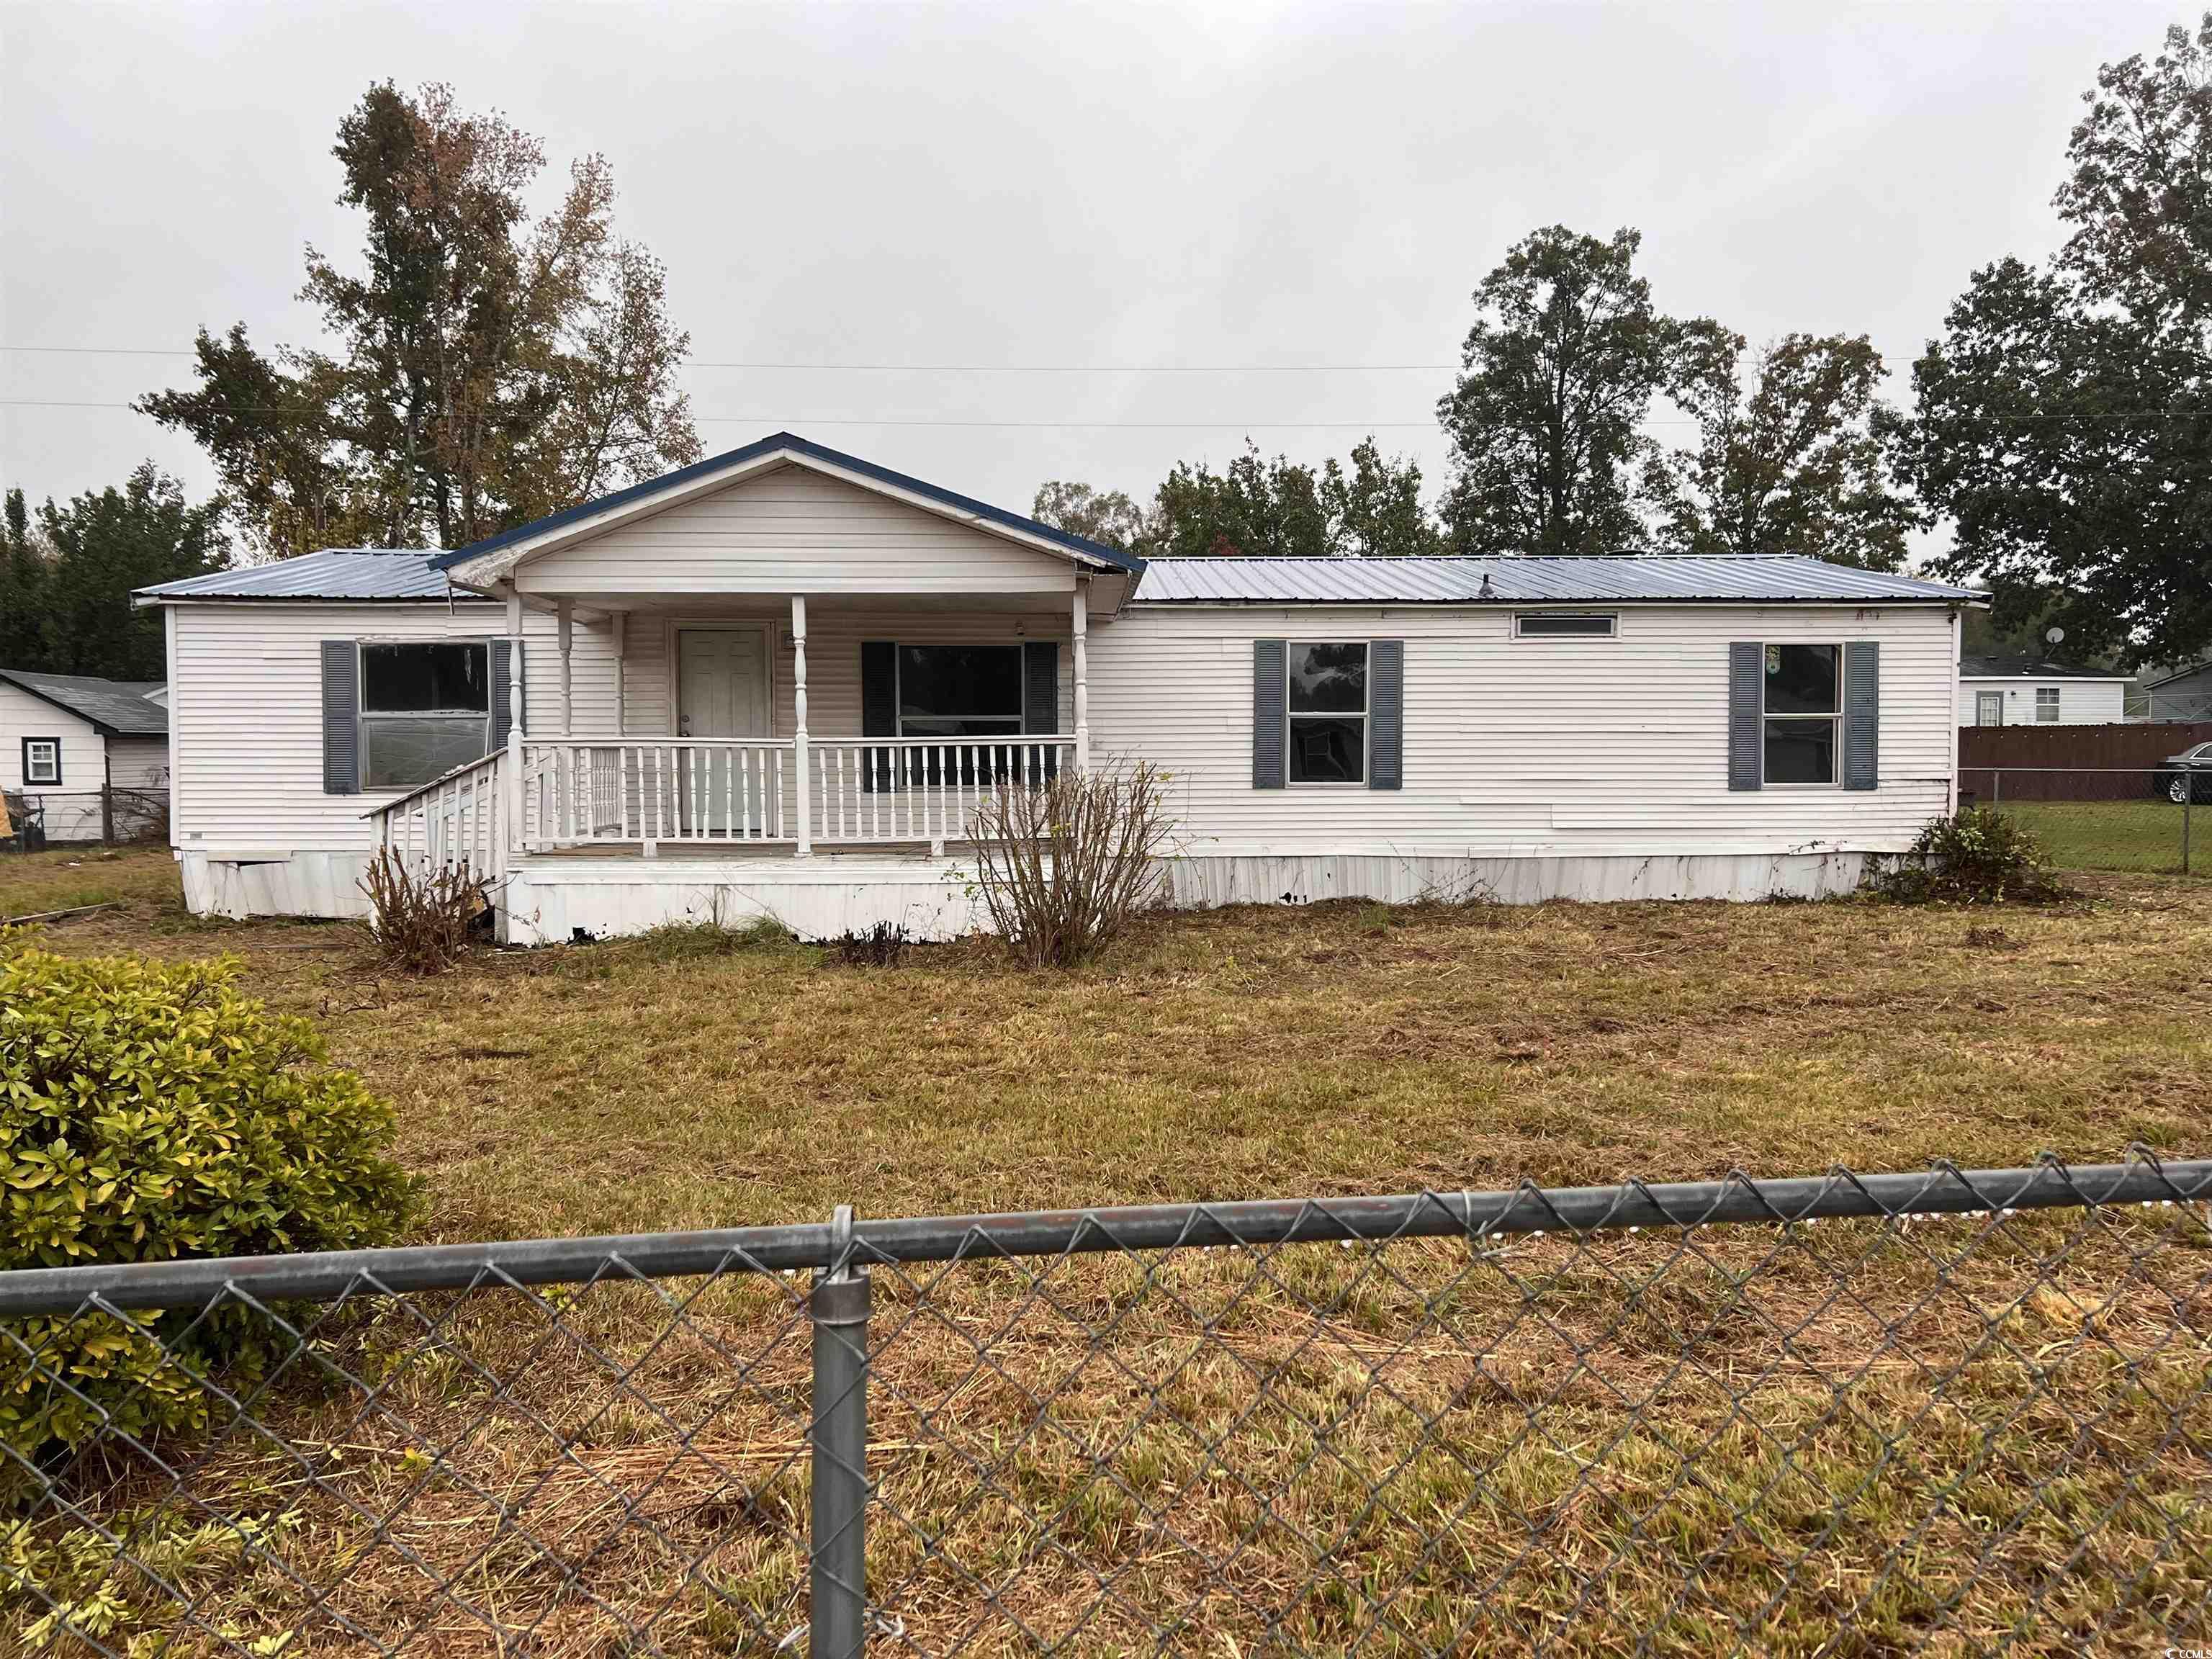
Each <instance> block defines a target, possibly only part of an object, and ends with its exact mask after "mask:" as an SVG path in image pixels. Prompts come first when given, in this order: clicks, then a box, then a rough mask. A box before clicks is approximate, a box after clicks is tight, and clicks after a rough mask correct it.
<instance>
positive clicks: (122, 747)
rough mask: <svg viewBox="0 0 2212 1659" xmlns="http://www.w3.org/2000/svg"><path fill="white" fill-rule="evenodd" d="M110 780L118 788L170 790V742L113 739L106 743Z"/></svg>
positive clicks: (108, 776)
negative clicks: (168, 788)
mask: <svg viewBox="0 0 2212 1659" xmlns="http://www.w3.org/2000/svg"><path fill="white" fill-rule="evenodd" d="M107 778H108V781H109V782H111V783H112V784H113V785H114V786H115V787H117V788H118V789H167V787H169V740H168V739H167V738H109V739H108V740H107Z"/></svg>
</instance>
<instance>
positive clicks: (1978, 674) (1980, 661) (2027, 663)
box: [1959, 657, 2128, 680]
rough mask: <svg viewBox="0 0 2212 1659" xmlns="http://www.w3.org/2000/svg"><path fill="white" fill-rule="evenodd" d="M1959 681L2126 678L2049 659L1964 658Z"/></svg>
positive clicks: (2103, 670) (1960, 665)
mask: <svg viewBox="0 0 2212 1659" xmlns="http://www.w3.org/2000/svg"><path fill="white" fill-rule="evenodd" d="M1959 678H1960V679H1962V680H2124V679H2125V678H2128V677H2127V676H2126V675H2125V674H2115V673H2113V672H2112V671H2111V670H2110V669H2105V668H2077V667H2075V665H2073V664H2072V663H2064V662H2053V661H2051V659H2049V658H2048V657H1961V658H1960V659H1959Z"/></svg>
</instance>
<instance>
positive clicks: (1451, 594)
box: [1130, 554, 1986, 605]
mask: <svg viewBox="0 0 2212 1659" xmlns="http://www.w3.org/2000/svg"><path fill="white" fill-rule="evenodd" d="M1486 583H1487V586H1485V584H1486ZM1985 597H1986V596H1985V595H1984V594H1980V593H1978V592H1974V591H1973V590H1972V589H1970V588H1964V587H1949V586H1944V585H1943V584H1942V583H1940V582H1929V581H1923V580H1920V579H1919V578H1917V577H1914V576H1897V575H1891V574H1886V573H1884V572H1881V571H1877V570H1860V569H1857V568H1853V567H1851V566H1849V565H1838V564H1829V563H1826V562H1823V561H1821V560H1819V559H1810V558H1804V557H1802V556H1795V555H1774V556H1747V557H1723V558H1687V557H1677V556H1672V555H1662V554H1646V555H1638V556H1624V557H1620V558H1609V559H1608V558H1544V557H1537V558H1494V559H1474V558H1434V559H1240V558H1226V559H1210V558H1201V559H1154V560H1152V561H1151V562H1149V563H1148V564H1147V565H1146V567H1145V573H1144V576H1143V578H1142V580H1139V583H1138V584H1137V591H1136V592H1135V593H1134V594H1133V595H1132V596H1131V601H1130V602H1131V603H1132V604H1136V605H1598V604H1611V603H1632V602H1647V603H1648V602H1659V603H1668V602H1673V603H1680V604H1710V605H1731V604H1732V605H1769V604H1805V603H1821V602H1826V603H1831V604H1844V605H1849V604H1874V603H1877V602H1881V603H1918V604H1959V603H1961V602H1966V601H1972V600H1975V599H1984V598H1985Z"/></svg>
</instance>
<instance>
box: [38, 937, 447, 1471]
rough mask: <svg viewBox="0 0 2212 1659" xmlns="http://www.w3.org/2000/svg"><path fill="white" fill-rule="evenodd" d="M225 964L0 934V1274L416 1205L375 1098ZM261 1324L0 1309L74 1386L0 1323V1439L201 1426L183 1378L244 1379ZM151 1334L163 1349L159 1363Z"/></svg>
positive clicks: (383, 1217)
mask: <svg viewBox="0 0 2212 1659" xmlns="http://www.w3.org/2000/svg"><path fill="white" fill-rule="evenodd" d="M236 974H237V965H236V964H235V963H229V962H222V963H158V962H144V961H139V960H137V959H135V958H130V957H113V958H103V959H97V960H87V961H70V960H67V959H64V958H63V957H57V956H54V955H52V954H50V953H48V952H46V951H40V950H37V949H35V948H33V947H31V946H29V945H25V944H23V943H21V942H20V941H19V940H18V941H9V940H8V939H4V938H0V1269H14V1268H19V1267H69V1266H73V1265H76V1264H79V1263H83V1262H92V1261H166V1260H169V1259H172V1258H174V1257H179V1256H221V1255H267V1254H270V1253H273V1252H278V1251H286V1250H325V1249H355V1248H358V1247H362V1246H367V1245H374V1244H383V1243H390V1242H391V1241H392V1239H393V1238H394V1237H397V1236H398V1233H399V1231H401V1229H402V1228H403V1227H404V1225H405V1224H406V1222H407V1220H408V1218H409V1216H410V1212H411V1210H412V1207H413V1200H414V1189H413V1187H412V1185H411V1183H410V1181H409V1179H408V1177H407V1176H405V1175H404V1173H403V1172H402V1171H401V1170H400V1168H399V1166H398V1164H394V1163H393V1162H392V1159H391V1158H389V1157H388V1156H387V1152H388V1149H389V1147H390V1146H391V1144H392V1133H393V1121H392V1109H391V1108H390V1107H389V1106H388V1105H386V1103H383V1102H382V1101H380V1100H379V1099H377V1098H376V1097H374V1096H373V1095H371V1094H370V1093H369V1092H368V1091H367V1090H366V1089H364V1088H363V1087H362V1085H361V1083H360V1080H359V1079H356V1077H355V1076H354V1075H353V1074H352V1073H350V1072H342V1071H334V1070H332V1069H331V1068H330V1067H329V1066H327V1065H326V1064H325V1058H326V1056H325V1049H324V1047H323V1042H322V1039H321V1038H320V1037H319V1036H317V1035H316V1033H315V1031H314V1030H313V1028H312V1027H310V1026H309V1025H308V1024H307V1023H306V1022H305V1021H303V1020H298V1019H290V1018H272V1017H271V1016H270V1015H269V1014H268V1013H267V1012H265V1011H264V1008H263V1007H262V1005H261V1004H259V1003H258V1002H255V1001H252V1000H248V999H247V998H246V997H243V996H241V995H240V994H239V993H238V991H237V990H236V988H235V987H234V979H235V977H236ZM263 1326H264V1322H263V1321H262V1319H261V1317H260V1316H257V1315H255V1314H253V1313H252V1311H251V1310H247V1309H245V1308H242V1307H238V1306H229V1307H226V1308H224V1309H222V1310H219V1312H218V1313H217V1314H216V1316H212V1317H209V1318H204V1319H201V1318H196V1316H195V1313H194V1311H193V1310H180V1311H178V1312H175V1313H169V1314H161V1315H148V1316H145V1323H144V1325H143V1328H141V1327H136V1326H125V1325H123V1324H121V1323H119V1322H117V1321H116V1320H114V1319H112V1318H109V1317H106V1316H99V1315H94V1316H88V1317H85V1318H82V1319H76V1320H71V1319H34V1320H23V1321H16V1322H12V1324H11V1326H10V1329H11V1331H12V1334H13V1335H14V1336H15V1338H17V1339H20V1340H21V1342H22V1343H24V1344H26V1345H27V1346H29V1347H31V1348H32V1349H33V1350H34V1351H38V1352H40V1365H41V1366H43V1367H44V1368H45V1369H46V1370H47V1371H50V1372H52V1374H54V1375H56V1376H61V1377H64V1378H65V1379H66V1380H67V1381H68V1383H70V1388H72V1389H75V1390H76V1391H77V1393H78V1394H82V1395H83V1396H85V1397H84V1398H83V1399H79V1398H77V1397H76V1395H73V1394H71V1393H70V1392H69V1391H68V1390H66V1389H57V1388H55V1387H54V1386H53V1385H52V1383H50V1382H48V1381H47V1380H46V1379H45V1378H43V1377H41V1376H39V1375H38V1374H37V1373H36V1371H34V1370H33V1367H32V1366H31V1365H30V1364H29V1363H28V1362H27V1360H26V1359H25V1358H24V1356H23V1352H22V1349H21V1347H18V1346H16V1343H15V1341H5V1340H0V1437H4V1438H5V1440H6V1441H7V1443H9V1445H12V1446H14V1447H15V1448H16V1449H18V1450H19V1451H21V1452H23V1453H24V1454H25V1455H35V1454H37V1453H39V1452H40V1451H43V1450H47V1449H52V1448H53V1447H54V1446H56V1445H57V1444H58V1445H62V1446H69V1445H74V1444H76V1443H80V1442H82V1441H83V1440H84V1439H86V1438H88V1437H90V1436H91V1435H93V1434H94V1433H96V1432H97V1431H98V1430H99V1428H100V1425H101V1422H102V1413H112V1417H113V1420H114V1422H115V1424H116V1425H117V1426H118V1427H120V1428H122V1429H125V1430H127V1431H130V1432H131V1433H133V1434H137V1435H142V1436H143V1435H146V1434H157V1433H164V1432H170V1431H178V1430H182V1429H190V1428H194V1427H197V1426H199V1425H201V1424H202V1423H203V1422H204V1419H205V1412H206V1401H205V1398H204V1394H203V1392H202V1390H201V1389H199V1388H198V1387H197V1384H196V1383H194V1382H193V1380H192V1376H193V1375H194V1374H205V1373H206V1372H207V1371H209V1370H212V1369H214V1368H216V1367H218V1366H228V1367H235V1368H238V1369H240V1370H242V1371H243V1372H244V1373H245V1374H246V1375H247V1376H252V1375H255V1374H258V1370H259V1369H260V1367H261V1366H263V1365H264V1364H265V1363H266V1361H267V1359H268V1358H269V1357H270V1342H269V1340H268V1339H269V1333H268V1332H267V1331H266V1330H265V1329H264V1328H263ZM164 1344H166V1345H167V1349H168V1352H169V1354H170V1356H171V1359H169V1360H165V1359H164V1358H163V1345H164Z"/></svg>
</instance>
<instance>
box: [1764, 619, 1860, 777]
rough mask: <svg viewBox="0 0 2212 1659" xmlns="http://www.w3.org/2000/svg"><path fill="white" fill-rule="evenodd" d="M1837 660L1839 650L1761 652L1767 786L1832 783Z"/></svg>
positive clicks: (1840, 681) (1839, 699) (1839, 690)
mask: <svg viewBox="0 0 2212 1659" xmlns="http://www.w3.org/2000/svg"><path fill="white" fill-rule="evenodd" d="M1843 659H1844V648H1843V647H1841V646H1839V645H1770V646H1768V647H1766V673H1765V700H1764V704H1763V708H1762V713H1763V714H1764V717H1765V769H1766V771H1765V775H1766V781H1767V782H1769V783H1833V782H1835V781H1836V756H1837V753H1838V750H1840V749H1841V748H1842V746H1843V745H1842V744H1841V742H1840V740H1839V739H1840V737H1841V732H1842V726H1843V722H1844V705H1843V692H1844V676H1843Z"/></svg>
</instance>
